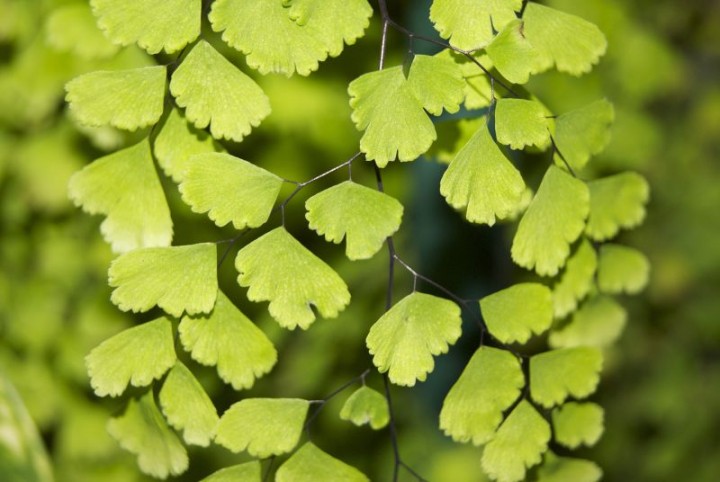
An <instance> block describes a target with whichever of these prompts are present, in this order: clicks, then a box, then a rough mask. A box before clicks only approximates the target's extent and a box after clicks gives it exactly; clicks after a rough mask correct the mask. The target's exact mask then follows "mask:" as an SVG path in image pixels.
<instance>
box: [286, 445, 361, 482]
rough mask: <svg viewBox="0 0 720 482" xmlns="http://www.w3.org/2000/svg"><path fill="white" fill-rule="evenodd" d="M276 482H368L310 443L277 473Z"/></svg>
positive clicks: (354, 470)
mask: <svg viewBox="0 0 720 482" xmlns="http://www.w3.org/2000/svg"><path fill="white" fill-rule="evenodd" d="M275 480H276V481H277V482H335V481H342V482H369V481H370V479H368V478H367V477H366V476H365V475H364V474H363V473H362V472H360V471H359V470H358V469H356V468H355V467H353V466H351V465H348V464H346V463H345V462H342V461H341V460H338V459H336V458H335V457H333V456H331V455H329V454H327V453H326V452H324V451H322V450H320V449H319V448H317V447H316V446H315V445H314V444H313V443H312V442H307V443H306V444H305V445H303V446H302V447H300V449H299V450H298V451H297V452H295V453H294V454H293V455H292V457H290V458H289V459H288V460H287V461H286V462H285V463H284V464H283V465H282V466H281V467H280V468H279V469H278V471H277V474H276V476H275Z"/></svg>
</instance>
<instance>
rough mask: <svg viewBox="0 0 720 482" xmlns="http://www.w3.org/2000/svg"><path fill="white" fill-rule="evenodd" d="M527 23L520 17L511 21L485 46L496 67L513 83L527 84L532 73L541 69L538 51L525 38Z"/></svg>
mask: <svg viewBox="0 0 720 482" xmlns="http://www.w3.org/2000/svg"><path fill="white" fill-rule="evenodd" d="M524 30H525V23H524V22H523V21H522V20H520V19H515V20H512V21H510V22H509V23H508V24H507V25H505V28H503V29H502V31H501V32H500V33H499V34H498V35H497V36H496V37H495V38H494V39H493V41H492V42H491V43H490V44H489V45H488V46H487V47H485V52H487V55H488V57H490V59H491V60H492V63H493V65H494V67H495V69H496V70H497V71H498V72H500V73H501V74H502V76H503V77H505V78H506V79H507V80H509V81H510V82H512V83H513V84H525V83H527V81H528V80H530V75H531V74H535V73H538V72H539V71H540V70H541V67H542V66H541V64H540V63H539V62H538V57H537V52H536V51H535V49H534V48H533V46H532V44H531V43H530V42H529V41H528V39H527V38H525V32H524Z"/></svg>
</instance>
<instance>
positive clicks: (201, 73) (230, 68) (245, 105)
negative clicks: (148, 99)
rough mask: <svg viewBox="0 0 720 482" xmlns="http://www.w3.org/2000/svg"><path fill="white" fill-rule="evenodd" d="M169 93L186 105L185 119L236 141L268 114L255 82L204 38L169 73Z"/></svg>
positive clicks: (215, 136)
mask: <svg viewBox="0 0 720 482" xmlns="http://www.w3.org/2000/svg"><path fill="white" fill-rule="evenodd" d="M215 4H217V2H216V3H215ZM215 4H213V5H215ZM208 72H212V75H208ZM170 92H172V95H173V96H174V97H175V101H176V102H177V104H178V105H179V106H180V107H184V108H186V109H185V116H186V117H187V119H188V120H189V121H190V122H192V123H193V124H195V127H198V128H200V129H204V128H206V127H207V126H208V125H209V126H210V133H211V134H212V136H213V137H214V138H216V139H223V138H224V139H230V140H233V141H237V142H240V141H242V140H243V138H244V137H245V136H246V135H248V134H250V131H251V130H252V128H253V127H257V126H258V125H260V122H261V121H262V120H263V119H264V118H265V117H267V115H268V114H269V113H270V101H269V100H268V98H267V96H266V95H265V93H264V92H263V91H262V89H261V88H260V87H259V86H258V85H257V84H256V83H255V81H254V80H252V79H251V78H250V77H248V76H247V75H245V74H244V73H243V72H241V71H240V70H239V69H238V68H237V67H235V66H234V65H233V64H232V63H231V62H230V61H229V60H227V59H226V58H225V57H223V56H222V55H220V54H219V53H218V52H217V51H216V50H215V49H214V48H212V46H211V45H210V44H209V43H207V42H206V41H204V40H201V41H200V42H198V43H197V44H196V45H195V46H194V47H193V49H192V50H191V51H190V53H189V54H188V55H187V57H185V59H184V60H183V62H182V63H181V64H180V66H179V67H178V68H177V70H176V71H175V72H174V73H173V75H172V80H171V81H170Z"/></svg>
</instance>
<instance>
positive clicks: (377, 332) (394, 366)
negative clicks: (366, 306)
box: [366, 292, 462, 387]
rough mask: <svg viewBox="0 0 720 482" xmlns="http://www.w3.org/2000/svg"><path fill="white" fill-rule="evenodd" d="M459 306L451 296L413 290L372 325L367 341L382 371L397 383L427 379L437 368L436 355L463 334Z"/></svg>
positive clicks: (444, 350) (407, 383)
mask: <svg viewBox="0 0 720 482" xmlns="http://www.w3.org/2000/svg"><path fill="white" fill-rule="evenodd" d="M461 324H462V320H461V318H460V307H459V306H457V305H456V304H455V303H453V302H452V301H450V300H446V299H444V298H438V297H436V296H432V295H428V294H425V293H418V292H413V293H411V294H409V295H408V296H406V297H405V298H403V299H402V300H400V301H399V302H398V303H396V304H395V306H393V307H392V308H390V309H389V310H388V311H387V312H386V313H385V314H384V315H383V316H381V317H380V319H379V320H378V321H377V322H375V324H374V325H373V326H372V327H371V328H370V332H369V333H368V336H367V340H366V344H367V347H368V350H369V351H370V354H371V355H373V364H375V366H376V367H378V370H379V371H380V373H385V372H388V376H389V377H390V381H391V382H393V383H395V384H396V385H403V386H409V387H412V386H414V385H415V382H416V381H418V380H419V381H421V382H424V381H425V379H426V378H427V374H428V373H430V372H432V370H433V368H435V362H434V360H433V356H437V355H440V354H442V353H446V352H447V350H448V347H449V345H452V344H453V343H455V342H456V341H457V339H458V338H460V334H461V329H460V325H461Z"/></svg>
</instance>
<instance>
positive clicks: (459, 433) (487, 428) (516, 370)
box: [440, 346, 525, 445]
mask: <svg viewBox="0 0 720 482" xmlns="http://www.w3.org/2000/svg"><path fill="white" fill-rule="evenodd" d="M524 385H525V378H524V376H523V372H522V368H521V367H520V362H519V361H518V360H517V358H515V357H514V356H513V355H512V354H511V353H510V352H508V351H505V350H499V349H497V348H491V347H488V346H482V347H480V348H479V349H478V350H477V351H476V352H475V354H474V355H473V356H472V358H471V359H470V362H469V363H468V364H467V366H466V367H465V370H463V372H462V374H461V375H460V378H458V380H457V381H456V382H455V384H454V385H453V386H452V388H451V389H450V392H448V394H447V396H446V397H445V401H444V402H443V407H442V410H441V411H440V428H441V429H442V431H443V432H445V434H446V435H448V436H450V437H452V439H453V440H455V441H456V442H470V441H472V443H473V444H474V445H482V444H484V443H486V442H487V441H488V440H490V439H491V438H492V436H493V435H494V433H495V429H497V427H498V425H500V422H501V421H502V419H503V411H504V410H506V409H507V408H508V407H509V406H510V405H512V403H513V402H514V401H515V400H516V399H517V398H518V396H519V395H520V389H521V388H522V387H523V386H524Z"/></svg>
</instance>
